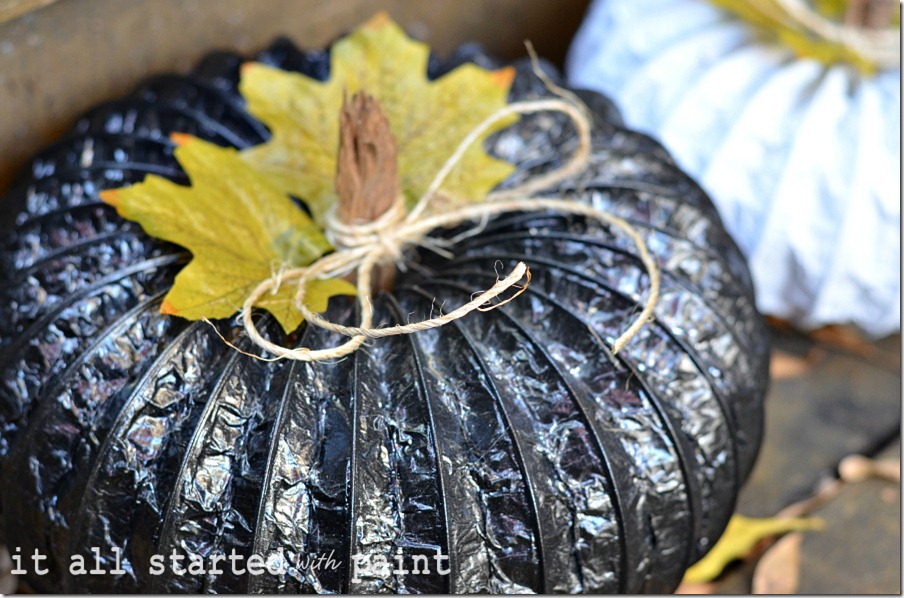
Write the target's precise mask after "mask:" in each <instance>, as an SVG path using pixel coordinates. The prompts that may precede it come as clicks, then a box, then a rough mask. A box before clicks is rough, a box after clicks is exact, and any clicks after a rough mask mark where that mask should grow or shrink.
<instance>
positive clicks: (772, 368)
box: [769, 350, 821, 380]
mask: <svg viewBox="0 0 904 598" xmlns="http://www.w3.org/2000/svg"><path fill="white" fill-rule="evenodd" d="M819 359H821V354H817V352H816V351H815V350H813V351H810V352H809V353H808V354H807V355H806V357H798V356H797V355H792V354H791V353H785V352H784V351H778V350H776V351H773V352H772V359H771V360H770V361H769V376H770V377H771V378H772V379H773V380H785V379H788V378H798V377H800V376H803V375H804V374H806V373H807V372H808V371H809V370H810V368H811V367H812V366H813V365H814V364H815V362H816V361H818V360H819Z"/></svg>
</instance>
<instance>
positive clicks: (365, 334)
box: [241, 89, 659, 361]
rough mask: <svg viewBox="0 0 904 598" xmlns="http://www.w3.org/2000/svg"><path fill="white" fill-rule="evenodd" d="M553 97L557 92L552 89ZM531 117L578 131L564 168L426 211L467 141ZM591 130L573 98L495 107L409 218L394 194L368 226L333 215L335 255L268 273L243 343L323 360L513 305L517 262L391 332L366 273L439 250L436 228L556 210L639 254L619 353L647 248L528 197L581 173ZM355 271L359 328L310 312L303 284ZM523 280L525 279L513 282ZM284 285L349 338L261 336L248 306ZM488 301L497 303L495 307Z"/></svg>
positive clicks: (653, 273)
mask: <svg viewBox="0 0 904 598" xmlns="http://www.w3.org/2000/svg"><path fill="white" fill-rule="evenodd" d="M553 92H554V93H555V90H554V89H553ZM536 112H560V113H563V114H565V115H567V116H568V117H569V118H570V119H571V121H572V122H573V123H574V126H575V129H576V131H577V138H578V147H577V149H576V151H575V152H574V153H573V155H572V156H571V157H570V158H569V159H568V160H566V162H565V163H564V164H563V165H561V166H560V167H559V168H556V169H554V170H552V171H550V172H548V173H545V174H542V175H539V176H535V177H531V178H530V179H528V180H527V181H525V182H524V183H522V184H520V185H517V186H515V187H512V188H510V189H505V190H501V191H494V192H492V193H490V194H488V196H487V197H486V198H485V200H484V201H483V202H481V203H473V204H467V205H462V206H460V207H457V208H453V209H451V210H448V211H445V212H444V213H441V214H433V213H431V212H430V207H431V202H432V201H433V200H434V198H436V197H438V196H439V194H440V191H439V188H440V186H441V185H442V183H443V182H444V181H445V179H446V177H447V176H448V175H449V174H450V173H451V172H452V169H453V168H454V167H455V166H456V165H457V164H458V163H459V162H460V161H461V159H462V157H463V156H464V153H465V151H466V150H467V149H468V147H470V146H471V144H473V143H475V142H476V141H477V140H478V139H479V138H480V137H481V135H482V134H483V133H484V132H486V131H487V129H489V128H490V127H491V126H492V125H493V124H495V123H497V122H498V121H500V120H502V119H505V118H508V117H509V116H511V115H513V114H531V113H536ZM590 131H591V123H590V118H589V116H588V111H587V110H586V107H583V108H582V105H581V104H580V101H579V100H577V99H576V98H573V97H569V98H567V99H563V98H548V99H540V100H532V101H524V102H516V103H512V104H509V105H507V106H505V107H503V108H501V109H499V110H498V111H496V112H495V113H493V114H492V115H490V116H489V117H487V118H486V119H485V120H484V121H483V122H481V123H480V124H479V125H477V126H476V127H475V128H474V129H473V130H472V131H471V132H470V133H469V134H468V135H467V136H466V137H465V138H464V139H463V140H462V141H461V143H460V144H459V145H458V147H457V148H456V150H455V151H454V152H453V153H452V154H451V155H450V156H449V158H448V160H447V161H446V162H445V163H444V164H443V166H442V168H440V170H439V171H438V172H437V174H436V176H435V177H434V179H433V181H432V182H431V184H430V185H429V186H428V188H427V191H426V192H425V193H424V194H423V195H422V196H421V197H420V198H419V199H418V201H417V202H416V203H415V205H414V206H413V207H412V209H411V210H410V211H408V212H407V213H406V211H405V205H404V198H402V197H398V198H396V201H395V202H394V203H393V205H392V207H391V208H390V209H389V210H387V212H386V213H384V214H383V215H382V216H381V217H379V218H377V219H376V220H374V221H372V222H369V223H365V224H352V225H349V224H344V223H341V222H339V221H338V220H337V218H336V217H335V214H331V215H329V216H328V217H327V223H326V228H327V237H328V238H329V239H330V241H331V242H332V243H333V245H334V247H336V249H337V250H336V251H335V252H334V253H331V254H328V255H326V256H324V257H322V258H320V259H318V260H317V261H315V262H314V263H312V264H310V265H308V266H305V267H302V268H291V269H280V271H279V272H278V273H276V274H274V276H272V277H270V278H268V279H267V280H264V281H263V282H261V283H260V284H259V285H258V286H257V287H256V288H255V289H254V290H253V291H252V292H251V293H250V294H249V295H248V297H247V298H246V300H245V302H244V304H243V306H242V312H241V321H242V324H243V326H244V328H245V331H246V333H247V335H248V337H249V339H250V340H251V342H253V343H254V344H255V345H257V346H258V347H259V348H261V349H263V350H265V351H267V352H269V353H271V354H272V355H274V356H275V357H274V358H273V360H278V359H294V360H299V361H324V360H329V359H336V358H340V357H344V356H346V355H349V354H350V353H352V352H354V351H356V350H357V349H358V348H360V347H361V345H362V344H363V343H364V342H365V341H366V340H367V339H377V338H384V337H387V336H395V335H400V334H411V333H414V332H418V331H422V330H428V329H431V328H436V327H439V326H443V325H445V324H448V323H449V322H452V321H453V320H456V319H459V318H462V317H464V316H466V315H467V314H469V313H471V312H473V311H489V310H492V309H496V308H497V307H499V306H500V305H504V304H505V303H507V302H508V301H511V300H512V299H514V298H515V297H516V296H517V295H519V294H521V293H522V292H524V290H525V289H526V287H527V284H528V283H529V282H530V269H529V268H528V267H527V265H526V264H525V263H524V262H518V264H517V265H516V266H515V267H514V268H513V269H512V271H511V272H510V273H509V274H508V275H507V276H505V277H504V278H501V279H498V280H497V282H496V283H495V284H494V285H493V286H492V287H491V288H490V289H488V290H486V291H482V292H479V293H476V294H475V296H473V298H472V299H471V301H469V302H468V303H466V304H464V305H462V306H460V307H458V308H456V309H454V310H452V311H450V312H448V313H446V314H442V315H440V316H437V317H433V318H429V319H426V320H422V321H419V322H413V323H409V324H405V325H397V326H390V327H374V326H373V315H374V312H373V305H372V302H371V299H372V297H371V279H372V274H373V272H374V269H375V268H377V267H378V266H379V265H380V264H383V263H387V262H390V261H393V262H399V261H401V256H402V253H403V251H404V249H405V248H407V247H413V246H420V247H427V248H431V249H434V250H439V249H440V248H441V247H442V246H444V243H442V241H443V240H442V239H436V238H433V237H431V236H430V233H431V232H432V231H434V230H436V229H438V228H450V227H454V226H457V225H460V224H463V223H465V222H473V221H476V222H477V225H476V227H475V229H477V230H478V231H479V230H480V229H482V227H483V226H485V224H486V221H487V219H488V218H490V217H493V216H496V215H499V214H501V213H504V212H512V211H525V212H530V211H554V212H559V213H564V214H573V215H579V216H584V217H587V218H592V219H596V220H599V221H601V222H603V223H605V224H609V225H612V226H614V227H616V228H618V229H620V230H621V231H622V232H623V233H625V234H626V235H627V236H628V237H629V238H630V239H631V240H632V241H633V243H634V245H635V247H636V248H637V252H638V257H639V258H640V260H641V262H642V264H643V266H644V268H645V269H646V271H647V274H648V277H649V290H648V296H647V300H646V302H645V304H644V307H643V310H642V311H641V313H640V315H639V316H638V317H637V318H636V319H635V320H634V322H633V323H632V324H631V325H630V326H629V327H628V328H627V329H626V330H625V332H624V333H622V334H621V336H619V337H618V338H617V339H616V340H615V342H614V343H613V345H612V352H613V354H615V353H617V352H619V351H620V350H621V349H622V348H624V346H625V345H626V344H627V343H628V341H629V340H630V339H631V338H632V337H633V336H634V335H636V334H637V332H638V331H639V330H640V329H641V327H642V326H643V325H644V324H645V323H646V322H647V321H648V320H650V318H651V317H652V315H653V310H654V308H655V305H656V301H657V299H658V296H659V269H658V267H657V265H656V263H655V261H654V259H653V257H652V256H651V255H650V252H649V251H648V249H647V247H646V243H645V242H644V240H643V238H642V237H641V235H640V233H639V232H638V231H637V230H636V229H635V228H634V227H633V226H631V225H630V224H629V223H628V222H626V221H625V220H623V219H621V218H618V217H616V216H613V215H612V214H609V213H607V212H603V211H601V210H598V209H596V208H594V207H592V206H590V205H588V204H585V203H582V202H580V201H575V200H564V199H560V198H556V197H530V196H531V195H532V194H534V193H537V192H538V191H540V190H543V189H549V188H552V187H554V186H555V185H557V184H558V183H560V182H562V181H564V180H566V179H568V178H570V177H571V176H573V175H574V174H576V173H579V172H581V171H583V170H584V169H585V168H586V166H587V163H588V161H589V156H590V149H591V138H590ZM466 234H467V233H466ZM474 234H476V233H474ZM460 236H461V235H459V237H460ZM353 271H354V272H355V273H356V275H357V283H356V287H357V291H358V303H359V305H360V322H359V324H358V325H357V326H345V325H342V324H338V323H336V322H331V321H329V320H327V319H325V318H324V317H323V316H321V315H320V314H317V313H314V312H312V311H311V310H310V309H309V308H308V307H307V306H306V305H305V304H304V298H305V288H306V286H307V283H308V282H309V281H313V280H318V279H325V278H332V277H336V276H343V275H346V274H348V273H351V272H353ZM522 281H524V282H523V283H522V284H519V283H521V282H522ZM289 282H294V283H295V284H297V288H298V291H297V294H296V296H295V307H296V308H297V309H298V310H299V312H300V313H301V315H302V317H304V319H305V321H306V322H307V323H308V324H309V325H313V326H318V327H320V328H323V329H325V330H329V331H331V332H335V333H338V334H341V335H344V336H347V337H349V340H347V341H345V342H344V343H342V344H340V345H338V346H335V347H330V348H325V349H311V348H308V347H299V348H294V349H290V348H287V347H283V346H281V345H278V344H276V343H273V342H271V341H269V340H267V339H266V338H264V337H263V336H262V335H261V334H260V332H259V331H258V329H257V327H256V326H255V324H254V321H253V318H252V308H253V306H254V304H255V303H256V302H257V301H258V300H259V299H260V298H261V297H262V296H263V295H264V294H265V293H267V292H273V291H274V290H275V289H277V288H278V287H279V285H281V284H286V283H289ZM512 289H514V292H513V293H510V295H511V296H509V297H507V298H502V297H503V295H505V294H506V293H507V292H509V291H510V290H512ZM494 300H497V301H496V302H495V303H494V302H493V301H494Z"/></svg>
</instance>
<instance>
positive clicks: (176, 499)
mask: <svg viewBox="0 0 904 598" xmlns="http://www.w3.org/2000/svg"><path fill="white" fill-rule="evenodd" d="M237 346H238V347H239V348H240V349H243V350H247V349H248V348H249V346H250V342H249V341H248V340H247V339H246V338H242V339H240V340H239V342H238V343H237ZM243 359H247V357H246V356H244V355H242V354H241V353H239V352H238V351H233V352H232V354H231V355H229V357H228V360H227V361H226V363H225V364H224V366H223V369H222V370H221V371H220V372H218V374H217V376H216V377H215V378H214V383H213V388H212V390H211V391H210V393H209V394H208V397H207V401H206V402H205V406H204V410H203V412H202V413H201V416H200V417H199V418H198V420H197V422H196V425H195V428H194V430H193V431H192V435H191V439H190V441H189V443H188V445H187V446H186V448H185V452H184V453H183V457H182V461H181V463H180V464H179V472H178V474H177V475H176V478H175V485H174V488H173V493H172V495H171V496H170V497H169V500H168V502H167V505H166V511H165V513H164V515H163V517H162V518H161V522H162V523H161V529H160V535H159V537H158V541H157V553H158V554H170V553H171V552H172V550H173V549H177V548H179V546H178V545H176V544H175V542H174V540H175V535H176V520H177V518H179V517H180V514H179V513H178V512H177V511H178V510H179V508H180V507H181V506H182V505H183V503H185V502H187V501H186V500H185V498H184V495H185V488H186V485H187V483H188V482H189V474H190V472H189V468H190V465H191V463H192V459H193V457H197V456H198V451H201V450H203V449H204V448H206V447H205V442H204V440H205V438H206V434H207V433H208V432H209V431H210V430H211V429H212V427H213V426H214V425H215V424H216V423H217V422H216V415H217V414H218V412H219V411H220V408H221V404H220V403H221V400H222V398H223V395H224V394H225V393H226V392H227V388H226V387H227V385H228V384H229V382H230V379H231V378H232V377H233V376H234V374H235V370H236V369H237V368H239V367H241V365H242V360H243ZM175 575H176V574H175V572H174V571H172V570H166V569H165V570H164V573H163V574H162V575H157V576H154V579H153V580H152V581H151V589H152V591H155V592H159V591H162V590H164V589H165V588H166V587H167V585H166V584H167V582H170V581H173V580H172V579H170V578H171V577H173V576H175Z"/></svg>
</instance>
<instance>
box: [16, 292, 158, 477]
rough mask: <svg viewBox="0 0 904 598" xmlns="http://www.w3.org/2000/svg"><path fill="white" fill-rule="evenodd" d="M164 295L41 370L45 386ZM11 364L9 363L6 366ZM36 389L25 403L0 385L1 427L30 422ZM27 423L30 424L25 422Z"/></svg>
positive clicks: (37, 397) (125, 314)
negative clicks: (66, 360) (58, 366)
mask: <svg viewBox="0 0 904 598" xmlns="http://www.w3.org/2000/svg"><path fill="white" fill-rule="evenodd" d="M162 298H163V293H162V292H161V293H158V294H156V295H152V296H151V297H149V298H147V299H145V300H143V301H141V302H140V303H139V304H137V305H135V306H134V307H132V308H131V309H128V310H126V311H124V312H123V313H121V314H119V315H118V316H117V317H116V318H115V319H114V320H113V321H111V322H108V323H106V324H105V326H104V327H103V328H101V329H99V330H98V331H97V334H96V335H95V336H94V337H91V340H90V341H89V344H88V346H87V347H80V351H79V352H77V353H73V354H72V355H70V356H68V357H69V362H70V363H68V364H64V365H63V366H62V367H61V369H60V370H58V371H56V372H54V367H53V366H54V365H56V363H57V361H54V362H53V363H52V364H50V366H49V367H48V368H47V371H45V372H42V373H41V377H42V386H44V387H45V388H47V387H48V386H57V385H58V384H59V382H58V381H59V380H60V379H62V378H63V377H64V376H65V375H67V374H68V372H70V371H71V370H72V369H73V368H75V367H76V366H77V365H78V364H79V363H80V362H81V359H82V358H83V356H84V355H86V354H88V353H90V352H91V351H94V350H95V349H96V348H97V347H98V346H99V345H100V344H102V343H103V342H104V340H105V339H108V338H109V335H110V334H112V332H111V329H113V330H115V329H117V328H118V327H120V326H123V325H124V323H125V322H126V321H127V320H128V319H130V318H132V317H134V316H136V315H137V314H140V313H142V312H144V311H145V310H147V309H148V307H149V306H152V305H153V304H155V303H159V302H160V301H161V300H162ZM11 347H12V348H17V349H18V348H19V347H18V346H16V345H15V344H14V345H7V346H6V347H4V348H3V349H2V350H0V363H2V362H4V361H5V354H6V352H7V351H12V348H11ZM7 367H8V366H7ZM32 390H37V392H36V393H32V394H31V396H29V397H27V399H26V401H25V402H26V403H27V404H25V405H23V404H21V403H22V401H20V400H17V398H18V399H21V398H22V397H21V396H19V397H10V394H9V390H8V389H7V387H6V385H0V427H4V428H5V427H6V426H8V424H9V423H10V421H11V418H10V417H9V416H14V418H15V421H17V422H19V423H20V424H22V423H26V422H27V421H28V416H29V415H31V413H32V411H33V409H38V408H39V406H38V405H37V403H39V402H40V398H41V397H42V396H43V392H44V391H42V390H40V389H32ZM7 410H9V411H18V412H17V413H15V414H13V413H9V412H7V413H4V412H6V411H7ZM26 425H27V423H26ZM5 440H6V441H7V443H8V442H9V438H6V439H5ZM9 456H10V454H9V453H0V463H2V462H5V461H6V460H7V459H8V458H9Z"/></svg>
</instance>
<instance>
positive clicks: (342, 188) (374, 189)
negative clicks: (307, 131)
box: [336, 91, 400, 291]
mask: <svg viewBox="0 0 904 598" xmlns="http://www.w3.org/2000/svg"><path fill="white" fill-rule="evenodd" d="M399 193H400V187H399V172H398V150H397V149H396V142H395V138H394V137H393V136H392V132H391V131H390V129H389V119H388V118H386V115H385V114H384V113H383V109H382V108H381V107H380V103H379V102H378V101H377V100H376V98H374V97H373V96H371V95H369V94H367V93H365V92H363V91H360V92H358V93H356V94H355V95H354V96H352V98H351V101H348V98H347V97H344V98H343V100H342V110H341V111H340V113H339V155H338V157H337V160H336V195H337V196H338V206H337V208H338V209H337V216H338V218H339V220H340V221H341V222H342V223H344V224H347V225H355V224H364V223H367V222H373V221H374V220H376V219H377V218H379V217H380V216H382V215H383V214H384V213H385V212H386V210H388V209H389V208H390V207H392V204H393V203H394V202H395V201H396V197H398V195H399ZM394 278H395V267H394V266H393V264H385V265H381V266H380V267H379V268H378V269H377V271H375V272H374V276H373V281H374V291H380V290H382V291H386V290H389V289H390V288H392V282H393V279H394Z"/></svg>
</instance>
